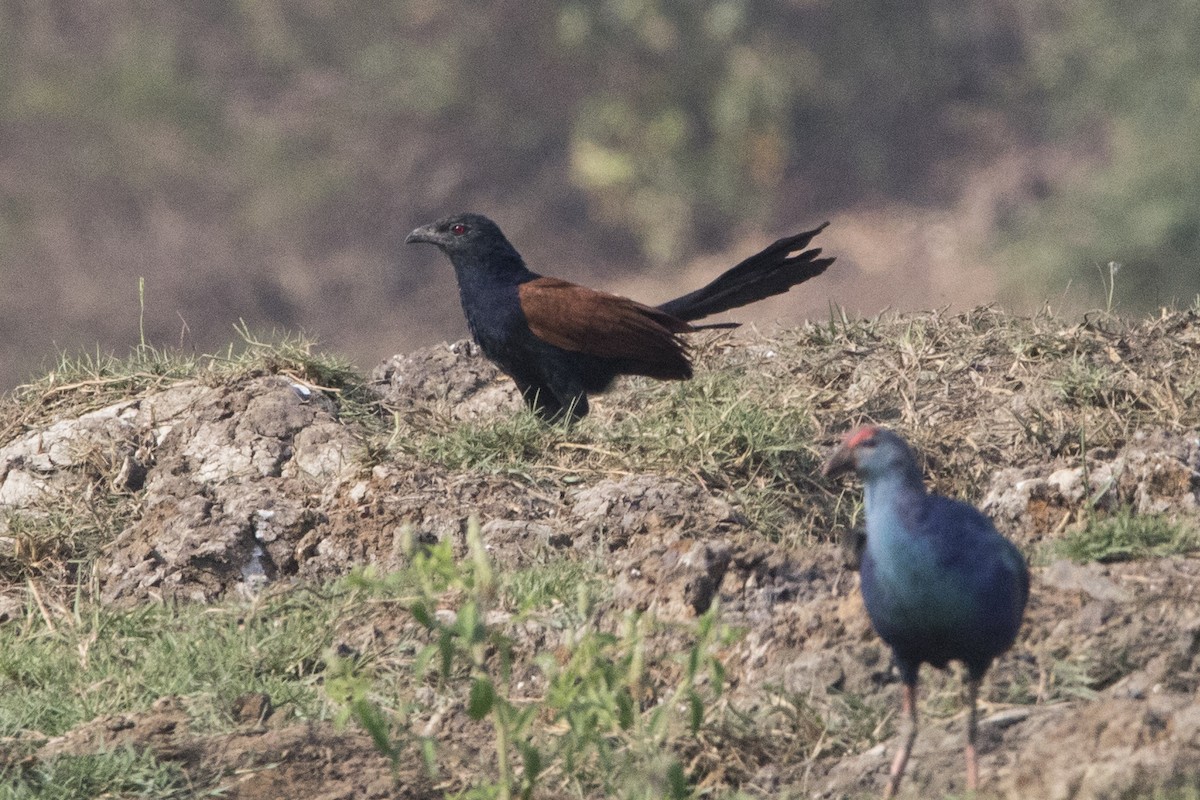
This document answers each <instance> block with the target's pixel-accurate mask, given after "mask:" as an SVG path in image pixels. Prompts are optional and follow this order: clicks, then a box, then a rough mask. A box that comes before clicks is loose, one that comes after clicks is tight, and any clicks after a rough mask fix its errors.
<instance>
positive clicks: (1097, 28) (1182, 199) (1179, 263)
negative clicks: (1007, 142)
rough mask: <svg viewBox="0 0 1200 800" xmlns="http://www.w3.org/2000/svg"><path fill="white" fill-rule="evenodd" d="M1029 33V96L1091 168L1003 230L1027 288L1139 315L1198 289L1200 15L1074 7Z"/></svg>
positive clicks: (1166, 5) (1044, 128) (1004, 251)
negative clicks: (1109, 301) (1100, 301)
mask: <svg viewBox="0 0 1200 800" xmlns="http://www.w3.org/2000/svg"><path fill="white" fill-rule="evenodd" d="M1039 13H1040V14H1044V15H1045V18H1044V19H1042V20H1039V24H1038V25H1037V26H1035V28H1034V30H1033V31H1032V32H1031V35H1029V36H1027V37H1026V46H1027V52H1028V60H1027V67H1026V72H1027V74H1028V78H1027V80H1028V82H1029V83H1028V90H1029V91H1030V92H1031V96H1034V97H1036V98H1037V103H1036V105H1037V107H1038V112H1039V117H1040V121H1041V124H1040V125H1039V135H1040V137H1041V138H1043V139H1044V140H1046V141H1052V142H1058V143H1062V142H1079V143H1082V145H1083V147H1084V148H1086V150H1084V152H1087V151H1090V155H1091V156H1092V158H1091V159H1090V163H1089V164H1088V166H1087V168H1085V169H1081V170H1077V171H1072V172H1071V173H1070V174H1068V175H1066V176H1064V177H1063V178H1062V179H1061V180H1059V181H1056V182H1055V184H1054V185H1053V186H1050V187H1047V192H1046V194H1047V196H1046V197H1045V198H1044V200H1043V201H1042V202H1039V203H1034V204H1029V205H1027V206H1023V207H1021V208H1019V209H1015V210H1014V213H1013V214H1012V215H1011V216H1010V217H1009V218H1008V219H1006V220H1004V223H1005V224H1004V225H1003V226H1002V235H1001V237H999V239H1000V245H1001V247H1000V254H1001V257H1002V258H1003V260H1004V261H1006V262H1007V263H1008V264H1011V265H1013V266H1014V267H1015V268H1016V270H1017V271H1018V272H1019V274H1020V278H1021V280H1028V279H1032V285H1035V286H1040V287H1044V288H1055V289H1060V290H1061V287H1063V286H1064V285H1065V284H1067V283H1068V282H1071V281H1074V282H1075V283H1076V285H1078V286H1082V287H1085V288H1084V290H1085V291H1086V292H1087V294H1089V295H1090V296H1093V297H1095V296H1097V295H1100V294H1102V291H1103V284H1104V282H1105V281H1107V280H1109V279H1110V275H1109V271H1110V267H1109V264H1110V262H1112V263H1114V264H1115V265H1118V266H1119V271H1118V272H1117V273H1116V274H1115V275H1112V276H1111V278H1112V279H1115V281H1116V296H1117V297H1118V298H1124V299H1125V300H1126V301H1127V302H1128V303H1129V304H1131V305H1132V306H1134V307H1143V308H1144V307H1147V306H1154V305H1159V304H1171V303H1172V302H1175V301H1181V302H1183V303H1184V304H1186V303H1187V302H1190V301H1191V300H1192V299H1194V298H1195V297H1196V295H1197V293H1200V259H1198V256H1200V213H1198V209H1200V136H1197V135H1196V131H1197V130H1200V49H1197V47H1196V44H1195V35H1194V33H1195V31H1197V30H1200V6H1198V5H1196V4H1194V3H1189V2H1186V1H1185V0H1161V2H1153V3H1147V4H1144V5H1130V4H1128V3H1120V2H1116V0H1102V1H1101V2H1085V1H1084V0H1067V2H1064V3H1058V4H1056V5H1054V6H1053V7H1046V8H1043V9H1042V10H1041V11H1040V12H1039Z"/></svg>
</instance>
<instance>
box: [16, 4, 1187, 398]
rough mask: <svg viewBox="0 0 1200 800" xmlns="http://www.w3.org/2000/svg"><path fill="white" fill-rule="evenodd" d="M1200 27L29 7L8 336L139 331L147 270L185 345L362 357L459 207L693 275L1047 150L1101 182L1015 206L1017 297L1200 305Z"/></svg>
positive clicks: (732, 13)
mask: <svg viewBox="0 0 1200 800" xmlns="http://www.w3.org/2000/svg"><path fill="white" fill-rule="evenodd" d="M1197 23H1200V7H1196V6H1194V5H1191V4H1187V3H1185V2H1183V0H1162V2H1157V3H1151V4H1148V5H1142V6H1138V7H1136V8H1135V7H1130V6H1127V5H1123V4H1118V3H1117V2H1115V0H1104V1H1103V2H1100V3H1085V2H1083V0H1067V1H1066V2H1064V3H1059V4H1055V5H1054V6H1052V7H1050V6H1045V5H1044V4H1037V3H1032V2H1029V0H1002V1H1001V2H999V3H985V2H982V0H969V1H968V2H965V3H964V2H949V0H922V1H921V2H917V3H910V4H904V5H897V4H894V3H887V2H883V0H867V2H864V3H859V4H854V5H848V4H838V3H833V2H831V0H793V1H792V2H782V0H693V1H691V2H685V0H596V2H586V3H585V2H581V1H580V0H574V1H573V2H551V1H550V0H531V1H530V2H525V3H516V2H511V0H510V1H509V2H494V3H486V4H472V3H462V2H458V3H456V2H448V3H447V2H441V3H435V2H432V0H389V1H388V2H383V3H379V2H366V0H348V1H347V2H339V3H334V2H331V0H299V1H298V2H288V3H284V2H280V0H255V2H249V0H212V2H206V3H201V4H186V3H149V2H145V0H128V1H127V2H117V0H100V2H97V3H91V4H77V3H69V2H66V0H51V1H50V2H45V3H33V2H29V1H28V0H0V277H2V278H3V279H4V281H5V283H6V286H7V287H8V289H9V291H8V293H7V294H5V295H0V336H3V338H4V341H6V342H8V343H9V345H8V346H9V347H10V348H12V350H13V351H20V352H23V351H28V350H35V352H36V353H37V354H39V355H40V354H42V353H43V352H44V350H45V348H46V341H45V340H46V338H47V336H48V335H49V336H50V337H51V338H53V340H54V341H56V342H58V343H59V344H60V345H69V344H70V343H72V342H76V341H78V342H80V343H86V342H89V341H92V342H94V341H95V340H96V339H97V338H98V339H101V340H102V341H111V340H112V338H113V336H114V334H115V332H117V331H118V330H124V329H123V328H121V327H120V326H121V315H120V314H119V313H117V314H115V313H114V307H113V292H114V289H118V290H119V287H126V286H127V287H130V289H129V293H130V297H132V287H133V286H134V285H136V281H137V279H138V278H139V277H142V276H146V277H147V278H148V285H149V286H150V287H151V288H152V290H154V289H155V288H156V287H161V288H160V289H158V290H159V291H161V294H162V297H161V299H158V298H155V297H153V296H152V297H151V298H150V308H151V312H152V313H151V314H150V316H149V318H148V320H147V324H148V326H149V334H150V336H151V338H152V339H153V340H155V341H164V340H166V341H170V340H172V339H173V338H175V336H176V335H178V334H179V328H180V321H179V318H180V317H183V318H184V319H185V320H186V322H187V325H189V326H190V327H192V328H195V329H196V331H194V332H193V333H198V334H199V335H198V340H197V341H196V342H195V344H196V346H198V347H200V348H204V347H206V346H212V345H215V344H216V343H219V342H220V341H224V340H225V339H226V338H227V337H228V325H229V324H230V322H231V321H235V320H237V319H238V318H245V319H247V320H248V321H250V322H251V323H253V324H256V325H261V324H269V323H274V324H278V325H282V326H285V327H295V326H297V325H299V324H301V323H306V324H315V325H316V327H317V328H318V329H323V330H329V329H334V330H337V331H339V333H338V334H337V336H338V337H341V338H335V340H334V341H333V342H331V344H332V345H334V346H338V347H343V348H346V349H349V350H350V351H354V350H355V344H356V341H357V340H356V339H355V337H363V338H375V339H378V338H380V337H381V333H382V331H383V330H385V329H384V328H381V327H380V323H379V322H378V320H380V319H384V318H386V315H387V314H388V313H389V312H394V309H395V306H396V305H397V304H399V303H406V302H410V298H411V297H412V296H413V295H414V294H417V293H419V292H420V291H422V290H423V289H424V287H425V286H426V284H428V283H429V281H430V277H429V275H428V274H427V273H422V272H419V271H415V272H401V271H395V270H391V269H390V267H392V265H394V263H395V261H396V252H397V251H398V250H399V248H400V244H401V242H402V239H403V236H404V234H405V232H406V231H407V230H408V229H409V228H411V227H412V226H414V225H416V224H418V223H420V222H424V221H427V220H428V219H432V218H435V217H438V216H442V215H443V214H445V213H449V212H451V211H455V210H460V209H466V208H470V209H474V210H479V211H483V212H485V213H490V214H493V215H495V216H498V217H501V218H502V220H503V221H504V222H505V224H506V227H509V228H510V233H511V232H512V228H515V229H516V231H517V232H520V231H522V230H526V229H529V228H531V227H536V228H538V229H543V228H546V229H550V230H554V231H556V232H558V233H559V236H558V237H557V239H556V241H555V242H554V243H553V244H554V245H555V247H554V248H553V252H558V253H561V252H563V251H564V250H566V252H570V251H571V249H578V250H579V251H581V252H587V253H589V254H602V257H604V258H607V259H608V264H601V265H600V267H605V266H610V265H628V264H630V263H642V264H645V265H647V266H649V267H661V266H663V265H664V264H665V263H666V262H670V263H672V264H681V263H683V262H684V261H685V260H686V259H687V258H689V257H691V256H695V255H697V254H699V253H701V252H704V251H708V250H712V249H718V248H722V247H727V246H730V245H732V244H733V243H735V242H737V241H738V240H739V237H740V236H744V235H745V234H746V233H747V232H753V233H758V232H762V231H768V232H774V231H777V230H781V229H784V228H791V227H794V225H795V224H796V220H815V219H819V218H823V217H827V216H829V215H832V214H834V213H836V212H838V211H847V210H848V211H853V210H854V209H855V208H856V207H880V206H885V207H886V205H887V204H888V203H890V202H896V203H900V204H909V205H910V206H911V205H913V204H915V205H918V206H921V207H951V206H952V205H953V203H954V201H955V200H956V199H957V198H959V197H960V196H961V195H962V194H963V192H964V189H965V186H964V184H965V182H966V181H968V180H971V179H972V178H973V176H975V175H976V174H977V173H978V171H979V168H981V167H983V166H985V165H987V164H989V163H992V162H993V161H994V160H995V159H996V158H998V157H1000V156H1003V155H1005V154H1011V153H1013V152H1034V151H1040V152H1061V153H1062V161H1063V162H1064V163H1066V164H1068V165H1069V167H1070V168H1068V169H1062V170H1059V171H1058V172H1054V171H1053V170H1050V171H1048V172H1047V173H1046V174H1045V175H1044V176H1042V177H1038V176H1034V177H1033V178H1032V179H1031V180H1029V181H1026V182H1025V184H1022V186H1023V188H1022V189H1021V191H1020V192H1019V194H1018V196H1016V197H1015V198H1011V202H1010V203H1009V204H1008V205H1007V206H1005V207H1004V208H1003V209H1002V212H1003V213H1000V214H998V215H996V219H995V222H996V227H997V228H998V234H999V235H998V236H997V237H996V238H995V244H996V251H995V253H994V256H995V263H996V264H997V265H998V271H999V272H1000V273H1001V274H1002V275H1003V276H1004V278H1003V281H1002V288H1007V290H1008V291H1009V294H1010V298H1011V299H1015V300H1017V301H1018V302H1020V301H1022V300H1030V299H1036V298H1040V297H1044V296H1046V294H1045V293H1046V292H1047V291H1049V292H1057V291H1062V288H1063V287H1064V286H1066V285H1068V283H1071V282H1073V283H1072V285H1073V286H1074V287H1075V289H1074V291H1076V292H1077V293H1078V294H1080V295H1081V296H1086V298H1088V299H1092V300H1094V299H1097V298H1103V297H1104V295H1105V288H1104V286H1103V283H1102V281H1101V280H1100V276H1099V275H1098V274H1097V272H1096V268H1097V266H1102V267H1104V268H1105V269H1106V265H1107V264H1108V262H1110V261H1115V262H1120V263H1122V264H1125V265H1126V268H1125V270H1124V271H1122V272H1121V274H1120V276H1119V278H1118V284H1119V285H1118V291H1117V292H1116V294H1117V297H1118V300H1119V301H1120V302H1122V303H1123V305H1124V307H1125V308H1126V309H1129V310H1132V309H1133V308H1136V307H1144V306H1147V305H1152V304H1154V303H1158V302H1165V301H1170V300H1171V299H1173V298H1177V297H1178V298H1181V299H1184V300H1190V298H1191V296H1192V295H1193V294H1195V293H1196V292H1200V275H1198V273H1200V270H1197V268H1196V266H1195V263H1194V257H1195V254H1196V250H1197V245H1198V244H1200V223H1198V222H1197V215H1196V213H1195V209H1196V208H1197V206H1198V204H1197V202H1196V200H1197V198H1196V197H1195V193H1196V192H1197V191H1200V190H1197V189H1196V188H1195V187H1196V186H1197V185H1200V182H1198V181H1197V180H1196V178H1197V177H1198V174H1197V173H1198V172H1200V144H1198V139H1197V137H1196V136H1195V135H1194V131H1195V130H1196V128H1197V126H1196V123H1197V122H1198V121H1200V119H1198V118H1197V117H1198V115H1200V112H1198V109H1200V55H1198V53H1200V51H1198V50H1197V48H1196V47H1194V45H1193V43H1192V42H1190V41H1189V40H1190V38H1193V37H1192V32H1194V31H1195V30H1197V29H1200V28H1198V26H1197ZM545 238H547V239H548V238H549V237H545ZM523 243H524V242H523ZM546 247H547V248H548V251H549V245H548V244H547V245H546ZM527 254H529V255H533V256H537V255H539V254H540V253H538V252H536V251H535V252H533V253H528V252H527ZM381 276H388V280H389V281H390V283H388V284H386V285H384V286H382V287H380V285H379V281H380V280H381V279H382V278H381ZM1005 281H1006V283H1005ZM33 296H36V297H37V298H38V300H39V301H40V302H41V303H43V304H44V306H41V307H39V308H37V313H38V314H40V318H38V319H40V321H41V323H42V324H40V325H37V324H35V325H33V327H30V322H29V316H28V315H29V309H30V306H31V301H30V298H31V297H33ZM156 300H157V302H156ZM410 313H411V314H412V317H411V319H410V320H409V323H410V325H411V326H412V327H414V328H420V329H425V328H428V329H429V330H430V331H431V333H430V337H433V336H437V335H451V332H452V331H458V330H459V328H451V327H450V325H451V323H450V322H449V321H448V320H447V319H446V315H445V314H444V313H442V312H441V311H437V310H433V309H429V308H425V307H416V308H411V309H410ZM335 321H336V322H335ZM210 328H211V330H210ZM206 331H208V332H209V333H208V339H207V340H206V339H205V332H206ZM343 331H345V332H343ZM12 361H13V358H12V353H10V352H8V351H6V352H5V353H4V354H3V355H2V356H0V362H7V363H11V362H12ZM8 379H11V376H9V377H8Z"/></svg>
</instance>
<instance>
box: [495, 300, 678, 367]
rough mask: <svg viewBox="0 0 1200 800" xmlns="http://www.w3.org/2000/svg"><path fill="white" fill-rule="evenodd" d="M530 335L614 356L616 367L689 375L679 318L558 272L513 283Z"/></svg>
mask: <svg viewBox="0 0 1200 800" xmlns="http://www.w3.org/2000/svg"><path fill="white" fill-rule="evenodd" d="M518 293H519V296H520V300H521V310H522V311H523V312H524V313H525V319H526V321H527V322H528V324H529V329H530V331H532V332H533V335H534V336H536V337H538V338H539V339H541V340H542V341H545V342H548V343H550V344H552V345H554V346H556V347H561V348H562V349H563V350H569V351H571V352H574V353H585V354H587V355H591V356H596V357H599V358H606V359H612V360H614V361H616V362H618V364H619V367H620V371H621V372H624V373H628V374H633V375H648V376H650V377H654V378H662V379H667V380H669V379H684V378H690V377H691V376H692V365H691V361H690V360H689V359H688V356H687V345H686V344H685V343H684V341H683V340H682V339H681V338H679V334H681V333H687V332H689V331H692V330H694V328H693V327H692V326H691V325H689V324H688V323H686V322H684V321H683V320H680V319H676V318H675V317H673V316H671V315H670V314H667V313H666V312H663V311H659V310H658V309H657V308H651V307H650V306H645V305H642V304H641V303H638V302H635V301H633V300H630V299H629V298H627V297H619V296H617V295H615V294H608V293H606V292H597V291H595V290H593V289H588V288H585V287H583V286H578V285H576V284H573V283H568V282H567V281H563V280H558V279H557V278H536V279H534V280H532V281H528V282H526V283H523V284H521V285H520V286H519V287H518Z"/></svg>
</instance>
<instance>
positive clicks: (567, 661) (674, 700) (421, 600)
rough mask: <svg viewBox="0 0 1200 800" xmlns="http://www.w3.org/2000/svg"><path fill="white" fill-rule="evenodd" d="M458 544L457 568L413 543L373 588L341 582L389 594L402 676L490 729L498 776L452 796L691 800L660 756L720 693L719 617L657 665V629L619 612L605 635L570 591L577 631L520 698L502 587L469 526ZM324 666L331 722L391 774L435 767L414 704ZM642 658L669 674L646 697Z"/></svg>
mask: <svg viewBox="0 0 1200 800" xmlns="http://www.w3.org/2000/svg"><path fill="white" fill-rule="evenodd" d="M466 543H467V555H466V557H465V558H464V559H463V560H461V561H459V560H456V559H455V557H454V552H453V548H452V546H451V544H450V542H449V541H447V540H443V541H442V542H439V543H438V544H435V545H432V546H428V547H424V546H421V547H418V546H414V545H412V544H411V542H410V543H409V545H408V547H407V548H406V549H407V550H408V552H409V555H410V559H411V564H410V567H409V569H408V570H405V571H404V572H402V573H397V574H395V575H391V576H386V577H383V578H379V577H376V576H374V575H373V574H371V573H370V572H368V571H363V572H360V573H358V574H357V575H356V576H354V577H353V578H352V579H351V583H352V585H353V586H356V587H358V588H360V589H365V590H367V591H370V592H375V593H383V594H394V595H398V596H399V600H398V602H399V603H400V604H401V605H402V606H404V607H405V608H407V610H408V612H409V614H411V617H412V620H413V621H414V622H415V623H416V624H417V625H418V626H419V627H420V628H421V630H422V631H423V632H424V635H423V637H422V638H423V640H424V642H425V643H424V644H423V645H421V646H420V647H418V648H417V650H416V653H415V657H414V658H413V659H412V660H411V662H410V666H409V669H410V670H411V672H412V673H413V676H414V677H415V678H416V679H417V681H418V682H426V683H427V682H428V681H430V680H432V681H433V683H434V685H435V686H436V687H437V689H436V691H437V695H438V696H439V697H440V698H441V699H443V700H445V699H449V700H451V701H452V702H453V703H454V704H456V705H457V707H459V708H461V709H463V710H464V711H465V713H466V714H467V716H468V717H469V718H470V719H471V720H472V721H474V722H484V723H487V724H488V725H489V727H490V731H491V737H490V741H491V742H492V744H493V748H492V749H493V751H494V765H495V777H494V779H481V780H480V781H479V782H478V783H476V784H475V785H473V786H471V787H468V788H467V789H465V790H463V792H462V793H461V794H460V795H459V796H460V797H462V798H471V799H474V798H496V799H497V800H509V798H523V799H525V798H530V797H532V796H534V792H535V790H537V789H538V788H539V787H547V786H551V787H553V788H555V789H557V790H558V791H559V792H564V791H565V792H569V793H570V794H580V795H582V794H586V793H587V792H588V791H592V790H595V789H600V790H602V791H603V792H604V794H605V795H606V796H610V797H624V798H641V797H646V798H650V797H669V798H685V797H690V796H692V789H691V782H690V779H689V776H688V775H687V774H686V771H685V770H684V767H683V764H682V763H681V762H680V761H679V759H678V758H676V757H675V756H673V755H671V753H670V750H671V746H672V743H673V742H675V741H676V740H677V739H678V738H680V737H688V736H693V737H694V736H695V735H696V734H697V733H698V732H699V731H700V730H701V728H702V727H703V726H704V724H705V722H706V719H707V716H708V714H709V711H708V709H710V708H712V707H713V704H714V702H715V701H716V699H717V698H718V697H719V696H720V694H721V690H722V688H723V686H724V682H725V673H724V667H723V666H722V664H721V662H720V661H719V660H718V659H717V658H715V657H714V655H713V650H714V649H715V648H716V647H717V646H719V645H720V644H723V643H726V642H727V640H728V637H729V636H731V635H732V634H730V632H729V631H728V630H727V629H726V628H725V627H724V626H723V625H721V624H720V622H719V616H718V611H717V610H716V608H713V609H711V610H710V611H709V612H708V613H706V614H705V615H704V616H702V617H701V618H700V619H699V620H697V622H696V625H695V630H694V636H693V638H692V641H691V644H690V645H689V646H688V647H687V649H686V650H685V652H683V653H682V654H681V655H678V656H677V657H676V658H675V659H673V660H672V659H668V661H673V663H669V664H665V663H660V662H659V660H658V659H649V656H648V653H647V648H648V637H649V635H650V633H652V632H655V630H656V625H657V623H655V621H654V620H652V619H650V618H648V617H645V616H643V615H640V614H635V613H629V614H627V615H626V616H625V617H624V620H623V622H622V624H621V628H620V630H619V632H612V631H607V630H604V629H603V628H602V626H601V624H600V623H599V622H598V621H597V618H596V615H595V614H594V613H593V611H594V609H591V608H590V607H589V599H588V595H587V593H586V592H580V595H579V598H578V603H579V606H580V607H579V608H578V609H577V617H578V619H580V620H582V621H581V622H580V624H579V625H578V626H577V627H575V628H574V629H573V630H571V631H569V632H568V634H567V643H566V644H565V645H564V646H562V647H559V648H557V649H556V650H555V651H554V652H553V653H546V654H543V655H542V656H540V657H539V658H538V659H537V660H536V662H537V666H538V669H539V670H540V672H541V675H540V678H541V680H538V681H536V683H537V684H538V685H542V686H544V687H545V690H544V692H543V693H542V694H540V695H537V694H535V695H533V696H530V695H529V694H528V691H527V690H526V691H525V693H524V694H520V693H518V692H517V690H516V689H515V687H514V685H513V674H512V673H513V647H514V640H513V638H512V635H511V634H510V633H509V632H508V629H507V627H506V624H505V622H506V621H508V620H511V619H512V618H511V617H510V616H509V615H508V614H507V612H505V611H503V610H502V608H503V606H504V604H505V600H506V598H504V597H503V596H502V592H503V583H502V582H501V581H500V580H498V578H497V576H496V574H495V572H494V570H493V569H492V566H491V564H490V562H489V560H488V558H487V555H486V552H485V550H484V546H483V542H482V539H481V536H480V529H479V525H478V523H477V522H476V521H474V520H472V521H471V522H470V523H469V525H468V528H467V535H466ZM518 605H520V604H518ZM327 659H328V667H327V681H326V691H327V693H328V695H329V697H330V698H331V699H332V700H334V701H335V703H337V704H338V705H339V706H340V707H341V711H340V712H339V718H340V719H341V720H342V721H346V720H350V719H353V720H355V721H356V722H357V723H358V724H359V725H361V726H362V727H363V728H364V729H365V730H366V731H367V732H368V733H369V735H370V736H371V738H372V740H373V741H374V742H375V745H376V747H377V748H378V749H379V750H380V752H382V753H384V754H385V755H387V756H388V757H389V758H390V759H392V761H393V763H396V762H397V761H398V759H399V758H400V757H401V755H402V754H404V753H407V752H409V751H410V749H412V748H417V749H419V750H420V752H421V753H422V754H423V756H424V758H425V759H426V763H427V765H428V767H429V768H430V769H431V770H436V769H437V766H436V761H437V753H436V744H435V742H434V741H433V740H432V739H430V738H429V737H425V736H421V735H419V734H417V733H416V732H415V722H414V720H415V718H416V714H415V713H413V712H415V711H417V710H418V709H417V708H416V706H415V705H412V706H408V707H404V708H393V709H391V710H389V711H385V710H384V709H383V704H382V700H381V699H380V695H381V693H377V692H376V690H375V689H376V685H375V678H374V677H373V676H372V674H371V670H370V668H369V667H368V666H367V665H365V664H362V663H357V662H354V661H353V660H351V659H347V658H343V657H338V656H336V655H332V654H331V655H329V656H328V657H327ZM648 660H654V661H655V669H656V670H659V671H664V672H667V673H668V674H670V675H672V676H674V677H673V680H672V681H671V682H670V683H669V684H668V688H666V689H656V688H655V687H656V686H660V685H661V683H660V682H659V681H656V680H651V679H650V677H651V676H650V675H649V674H648V672H649V670H650V666H648ZM442 705H443V707H444V706H445V704H444V703H443V704H442ZM633 776H637V779H636V780H635V779H634V777H633ZM647 776H650V778H651V779H650V780H649V781H647V780H646V778H647Z"/></svg>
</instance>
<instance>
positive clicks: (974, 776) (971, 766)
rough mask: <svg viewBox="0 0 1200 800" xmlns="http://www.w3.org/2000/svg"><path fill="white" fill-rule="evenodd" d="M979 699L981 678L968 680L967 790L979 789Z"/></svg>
mask: <svg viewBox="0 0 1200 800" xmlns="http://www.w3.org/2000/svg"><path fill="white" fill-rule="evenodd" d="M978 699H979V678H975V677H968V678H967V790H968V791H972V792H973V791H975V790H976V789H978V788H979V756H978V754H977V753H976V752H975V734H976V726H977V721H976V720H977V717H978V711H977V709H976V708H975V701H976V700H978Z"/></svg>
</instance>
